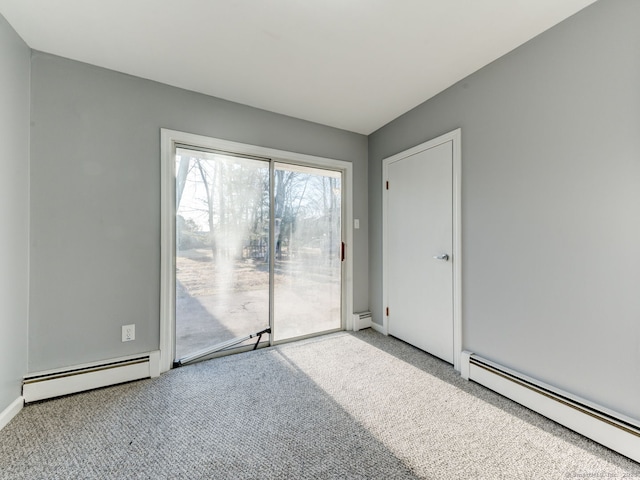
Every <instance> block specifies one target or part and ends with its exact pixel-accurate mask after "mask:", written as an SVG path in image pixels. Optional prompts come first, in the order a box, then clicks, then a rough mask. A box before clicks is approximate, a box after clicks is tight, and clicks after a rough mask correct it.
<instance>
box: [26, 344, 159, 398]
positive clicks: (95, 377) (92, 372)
mask: <svg viewBox="0 0 640 480" xmlns="http://www.w3.org/2000/svg"><path fill="white" fill-rule="evenodd" d="M159 374H160V352H159V351H155V352H151V353H147V354H142V355H138V356H133V357H125V358H119V359H112V360H108V361H104V362H100V363H94V364H90V365H82V366H75V367H69V368H64V369H58V370H51V371H48V372H46V373H39V374H31V375H27V376H25V378H24V381H23V385H22V396H23V397H24V401H25V402H26V403H30V402H36V401H38V400H45V399H47V398H54V397H60V396H62V395H69V394H72V393H78V392H83V391H86V390H92V389H94V388H101V387H107V386H110V385H117V384H118V383H124V382H130V381H132V380H140V379H142V378H150V377H151V378H152V377H157V376H158V375H159Z"/></svg>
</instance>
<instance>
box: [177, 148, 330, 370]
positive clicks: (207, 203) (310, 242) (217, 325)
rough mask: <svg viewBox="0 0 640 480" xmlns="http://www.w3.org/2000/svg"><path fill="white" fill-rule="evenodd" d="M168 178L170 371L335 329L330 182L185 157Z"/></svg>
mask: <svg viewBox="0 0 640 480" xmlns="http://www.w3.org/2000/svg"><path fill="white" fill-rule="evenodd" d="M175 171H176V239H175V242H176V252H175V284H176V291H175V298H176V312H175V358H176V359H177V360H178V361H180V359H188V358H192V357H194V356H195V357H198V358H201V357H202V358H206V357H207V356H210V354H213V353H216V354H218V353H219V352H220V351H228V350H233V349H236V348H242V347H245V348H247V346H248V345H252V344H255V342H256V338H249V337H255V334H257V333H258V332H263V335H262V337H260V338H261V340H262V341H263V342H274V341H284V340H289V339H293V338H299V337H304V336H309V335H315V334H319V333H324V332H328V331H333V330H338V329H340V328H341V327H342V251H343V250H342V182H341V176H342V174H341V173H340V172H337V171H331V170H324V169H320V168H312V167H308V166H297V165H291V164H285V163H278V162H275V161H273V160H271V159H263V158H253V157H249V156H243V155H235V154H230V153H223V152H214V151H200V150H196V149H191V148H186V147H184V148H177V149H176V163H175ZM267 329H268V332H270V333H271V336H270V335H269V333H266V332H265V331H266V330H267ZM218 346H219V347H221V348H218Z"/></svg>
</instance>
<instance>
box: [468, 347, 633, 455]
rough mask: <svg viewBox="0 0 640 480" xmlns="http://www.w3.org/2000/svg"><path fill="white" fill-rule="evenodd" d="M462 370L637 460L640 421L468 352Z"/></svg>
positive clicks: (482, 382)
mask: <svg viewBox="0 0 640 480" xmlns="http://www.w3.org/2000/svg"><path fill="white" fill-rule="evenodd" d="M461 373H462V376H463V377H464V378H467V379H469V380H473V381H475V382H477V383H479V384H481V385H483V386H485V387H487V388H489V389H491V390H493V391H495V392H497V393H499V394H501V395H503V396H505V397H507V398H509V399H511V400H513V401H515V402H517V403H519V404H521V405H524V406H525V407H527V408H530V409H531V410H533V411H535V412H538V413H540V414H541V415H543V416H545V417H547V418H550V419H551V420H554V421H555V422H557V423H559V424H561V425H564V426H565V427H567V428H569V429H571V430H574V431H575V432H578V433H580V434H582V435H584V436H585V437H588V438H590V439H592V440H594V441H596V442H598V443H600V444H602V445H604V446H606V447H608V448H610V449H612V450H615V451H616V452H618V453H621V454H622V455H625V456H626V457H629V458H630V459H632V460H635V461H636V462H640V422H638V421H637V420H635V419H632V418H629V417H626V416H625V415H622V414H620V413H617V412H613V411H611V410H609V409H606V408H604V407H601V406H598V405H595V404H593V403H591V402H589V401H587V400H583V399H581V398H578V397H576V396H574V395H571V394H569V393H567V392H564V391H562V390H560V389H558V388H555V387H552V386H550V385H547V384H544V383H542V382H539V381H537V380H535V379H532V378H530V377H527V376H525V375H522V374H519V373H518V372H515V371H512V370H510V369H508V368H505V367H502V366H500V365H498V364H495V363H493V362H491V361H488V360H486V359H483V358H481V357H476V356H474V355H473V354H470V353H469V352H464V353H463V355H462V368H461Z"/></svg>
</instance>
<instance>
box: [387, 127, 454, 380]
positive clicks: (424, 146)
mask: <svg viewBox="0 0 640 480" xmlns="http://www.w3.org/2000/svg"><path fill="white" fill-rule="evenodd" d="M446 142H452V146H453V207H452V210H453V211H452V216H453V218H452V220H453V252H452V260H453V367H454V368H455V369H456V370H457V371H460V355H461V352H462V148H461V147H462V129H460V128H458V129H456V130H453V131H451V132H449V133H445V134H444V135H441V136H439V137H437V138H434V139H432V140H429V141H427V142H424V143H421V144H420V145H416V146H415V147H413V148H410V149H408V150H404V151H402V152H400V153H397V154H395V155H392V156H391V157H387V158H385V159H383V160H382V306H381V312H382V318H383V323H382V327H381V328H380V327H378V328H377V330H379V331H381V332H382V333H383V334H385V335H388V332H389V327H388V320H389V318H388V315H387V311H386V308H387V305H388V304H389V303H388V302H389V296H388V295H389V288H388V282H389V279H388V278H387V272H388V271H389V268H388V261H389V258H388V253H387V246H388V238H387V223H388V220H387V215H388V213H387V203H388V190H387V180H388V169H389V165H390V164H392V163H393V162H396V161H398V160H401V159H403V158H406V157H409V156H411V155H415V154H417V153H420V152H422V151H424V150H428V149H430V148H433V147H436V146H438V145H441V144H443V143H446Z"/></svg>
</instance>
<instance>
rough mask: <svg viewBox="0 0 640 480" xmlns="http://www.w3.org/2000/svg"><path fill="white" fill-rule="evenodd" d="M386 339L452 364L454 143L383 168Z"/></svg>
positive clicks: (451, 142)
mask: <svg viewBox="0 0 640 480" xmlns="http://www.w3.org/2000/svg"><path fill="white" fill-rule="evenodd" d="M387 181H388V187H387V188H388V190H387V192H386V193H387V195H386V199H387V211H386V219H387V220H386V241H387V245H386V265H387V268H386V272H385V276H386V283H387V295H388V296H387V301H388V304H387V305H388V313H387V314H388V330H389V334H391V335H393V336H395V337H398V338H400V339H402V340H404V341H406V342H407V343H410V344H412V345H415V346H416V347H418V348H420V349H422V350H425V351H427V352H429V353H431V354H433V355H435V356H437V357H440V358H442V359H443V360H446V361H447V362H450V363H453V362H454V317H453V308H454V302H453V292H454V284H453V262H454V261H456V258H454V256H453V141H446V142H444V143H440V144H437V145H435V146H432V147H430V148H426V149H425V150H422V151H419V152H417V153H413V154H410V155H408V156H406V157H401V158H398V159H396V160H395V161H392V162H390V163H389V164H388V165H387Z"/></svg>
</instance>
